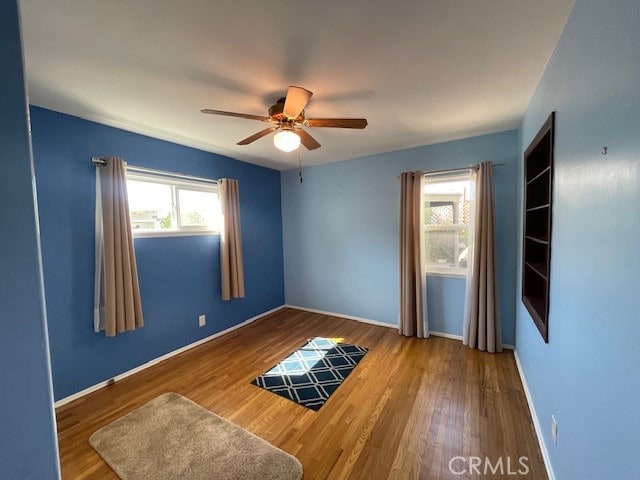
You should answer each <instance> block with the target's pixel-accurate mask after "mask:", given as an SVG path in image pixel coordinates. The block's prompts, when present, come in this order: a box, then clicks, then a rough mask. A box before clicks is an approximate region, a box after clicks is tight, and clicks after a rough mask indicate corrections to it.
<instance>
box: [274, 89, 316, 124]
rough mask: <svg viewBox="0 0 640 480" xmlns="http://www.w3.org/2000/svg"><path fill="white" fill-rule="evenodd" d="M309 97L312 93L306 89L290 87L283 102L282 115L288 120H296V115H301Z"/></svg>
mask: <svg viewBox="0 0 640 480" xmlns="http://www.w3.org/2000/svg"><path fill="white" fill-rule="evenodd" d="M311 95H313V93H312V92H310V91H309V90H307V89H306V88H302V87H294V86H293V85H292V86H290V87H289V90H287V97H286V98H285V101H284V108H283V110H282V111H283V113H284V114H285V115H286V116H287V117H288V118H298V115H300V114H301V113H302V110H304V107H306V106H307V103H309V99H310V98H311Z"/></svg>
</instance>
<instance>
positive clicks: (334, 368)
mask: <svg viewBox="0 0 640 480" xmlns="http://www.w3.org/2000/svg"><path fill="white" fill-rule="evenodd" d="M368 351H369V350H368V349H366V348H364V347H359V346H358V345H350V344H348V343H337V342H335V341H333V340H331V339H330V338H322V337H316V338H313V339H311V340H309V342H308V343H307V344H305V345H304V346H303V347H302V348H300V350H296V351H295V352H293V353H292V354H291V355H289V356H288V357H287V358H285V359H284V360H282V361H281V362H280V363H279V364H277V365H276V366H275V367H273V368H272V369H271V370H269V371H268V372H266V373H263V374H262V375H260V376H259V377H258V378H256V379H255V380H253V381H252V382H251V383H252V384H253V385H257V386H258V387H262V388H264V389H265V390H269V391H270V392H273V393H275V394H277V395H280V396H282V397H285V398H288V399H289V400H293V401H294V402H296V403H299V404H300V405H303V406H305V407H308V408H310V409H312V410H316V411H317V410H319V409H320V407H322V405H324V402H326V401H327V399H328V398H329V396H330V395H331V394H332V393H333V392H335V391H336V389H337V388H338V387H339V386H340V384H341V383H342V381H343V380H344V379H345V378H347V376H348V375H349V374H350V373H351V371H352V370H353V369H354V368H355V367H356V365H357V364H358V362H360V360H362V357H364V356H365V354H366V353H367V352H368Z"/></svg>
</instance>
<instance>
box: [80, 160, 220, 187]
mask: <svg viewBox="0 0 640 480" xmlns="http://www.w3.org/2000/svg"><path fill="white" fill-rule="evenodd" d="M91 162H92V163H93V164H94V165H106V163H107V161H106V160H105V159H104V158H103V157H91ZM125 165H126V166H127V170H128V171H129V170H130V171H132V172H140V173H151V174H153V175H159V176H163V177H175V178H182V179H185V180H194V181H197V182H205V183H214V184H216V185H217V184H218V183H220V182H219V181H218V180H212V179H210V178H203V177H194V176H192V175H186V174H184V173H180V172H168V171H166V170H155V169H153V168H145V167H136V166H134V165H128V164H127V163H126V162H125Z"/></svg>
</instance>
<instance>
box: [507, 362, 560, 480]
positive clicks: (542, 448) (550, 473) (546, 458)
mask: <svg viewBox="0 0 640 480" xmlns="http://www.w3.org/2000/svg"><path fill="white" fill-rule="evenodd" d="M513 353H514V356H515V358H516V366H517V367H518V373H519V374H520V381H521V382H522V388H523V389H524V395H525V397H527V404H528V405H529V411H530V412H531V419H532V420H533V426H534V428H535V429H536V436H537V437H538V444H539V445H540V451H541V452H542V458H543V460H544V466H545V467H546V469H547V476H548V477H549V480H556V475H555V473H554V472H553V467H552V466H551V458H550V457H549V450H547V444H546V443H544V436H543V435H542V426H541V425H540V419H539V418H538V414H537V413H536V409H535V407H534V405H533V398H532V397H531V392H530V391H529V386H528V385H527V380H526V379H525V378H524V372H523V371H522V365H521V364H520V358H519V357H518V351H517V350H516V351H514V352H513Z"/></svg>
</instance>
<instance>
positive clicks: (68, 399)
mask: <svg viewBox="0 0 640 480" xmlns="http://www.w3.org/2000/svg"><path fill="white" fill-rule="evenodd" d="M282 308H284V305H280V306H279V307H276V308H273V309H271V310H269V311H267V312H263V313H261V314H259V315H256V316H255V317H251V318H249V319H247V320H245V321H244V322H242V323H239V324H237V325H234V326H233V327H229V328H227V329H226V330H222V331H221V332H218V333H214V334H213V335H209V336H208V337H205V338H202V339H200V340H198V341H196V342H193V343H190V344H189V345H185V346H184V347H180V348H178V349H177V350H173V351H171V352H169V353H165V354H164V355H162V356H160V357H158V358H154V359H153V360H150V361H148V362H147V363H143V364H142V365H140V366H138V367H135V368H132V369H131V370H127V371H126V372H124V373H121V374H119V375H116V376H115V377H113V378H110V379H108V380H105V381H103V382H100V383H97V384H95V385H92V386H91V387H88V388H85V389H84V390H81V391H79V392H77V393H74V394H72V395H69V396H68V397H65V398H62V399H60V400H58V401H57V402H55V404H54V407H55V408H58V407H61V406H62V405H66V404H67V403H70V402H73V401H74V400H77V399H78V398H81V397H84V396H85V395H88V394H90V393H92V392H95V391H96V390H100V389H101V388H104V387H106V386H107V385H111V384H112V383H114V382H117V381H119V380H122V379H123V378H127V377H129V376H131V375H133V374H134V373H138V372H141V371H142V370H144V369H146V368H149V367H151V366H152V365H156V364H157V363H160V362H162V361H164V360H166V359H168V358H171V357H174V356H176V355H178V354H179V353H182V352H186V351H187V350H191V349H192V348H195V347H197V346H199V345H202V344H203V343H207V342H208V341H210V340H213V339H214V338H218V337H221V336H222V335H226V334H227V333H231V332H233V331H234V330H237V329H239V328H241V327H244V326H245V325H249V324H250V323H253V322H255V321H256V320H259V319H260V318H262V317H266V316H267V315H270V314H272V313H275V312H277V311H278V310H281V309H282Z"/></svg>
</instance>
